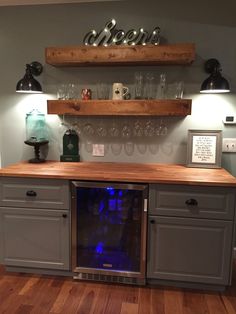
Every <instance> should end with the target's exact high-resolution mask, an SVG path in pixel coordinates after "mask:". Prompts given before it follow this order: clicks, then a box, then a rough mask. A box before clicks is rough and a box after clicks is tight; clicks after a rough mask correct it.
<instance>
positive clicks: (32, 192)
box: [26, 190, 37, 196]
mask: <svg viewBox="0 0 236 314" xmlns="http://www.w3.org/2000/svg"><path fill="white" fill-rule="evenodd" d="M26 195H27V196H37V193H36V192H35V191H32V190H31V191H27V192H26Z"/></svg>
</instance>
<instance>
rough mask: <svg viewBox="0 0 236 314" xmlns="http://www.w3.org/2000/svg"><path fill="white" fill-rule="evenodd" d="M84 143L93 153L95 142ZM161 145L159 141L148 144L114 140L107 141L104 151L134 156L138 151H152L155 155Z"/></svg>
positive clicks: (88, 151) (141, 152) (87, 150)
mask: <svg viewBox="0 0 236 314" xmlns="http://www.w3.org/2000/svg"><path fill="white" fill-rule="evenodd" d="M82 145H84V149H85V151H86V152H87V153H88V154H92V151H93V142H92V141H89V140H88V141H85V142H84V143H83V144H81V146H82ZM159 149H160V147H159V144H158V143H155V144H146V143H136V144H135V143H134V142H132V141H127V142H125V143H120V142H113V143H107V144H105V146H104V153H105V155H107V154H108V153H111V154H113V155H115V156H118V155H120V154H125V155H127V156H133V155H135V154H136V153H138V154H141V155H144V154H146V153H151V154H152V155H155V154H157V153H158V151H159Z"/></svg>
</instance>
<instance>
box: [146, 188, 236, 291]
mask: <svg viewBox="0 0 236 314" xmlns="http://www.w3.org/2000/svg"><path fill="white" fill-rule="evenodd" d="M234 207H235V189H232V188H229V189H227V188H225V189H223V188H222V189H221V188H220V187H209V188H208V187H194V186H175V185H157V184H153V185H151V186H150V199H149V224H148V257H147V261H148V262H147V278H148V280H150V281H152V280H153V279H154V280H159V281H160V280H161V281H168V282H169V283H170V282H171V281H173V282H187V283H195V284H215V285H216V284H217V285H219V286H226V285H229V284H230V280H231V263H232V253H233V226H234V223H233V219H234Z"/></svg>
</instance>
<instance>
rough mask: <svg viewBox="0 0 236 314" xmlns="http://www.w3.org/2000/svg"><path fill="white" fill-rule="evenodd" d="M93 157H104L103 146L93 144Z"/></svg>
mask: <svg viewBox="0 0 236 314" xmlns="http://www.w3.org/2000/svg"><path fill="white" fill-rule="evenodd" d="M92 154H93V156H96V157H103V156H104V144H93V153H92Z"/></svg>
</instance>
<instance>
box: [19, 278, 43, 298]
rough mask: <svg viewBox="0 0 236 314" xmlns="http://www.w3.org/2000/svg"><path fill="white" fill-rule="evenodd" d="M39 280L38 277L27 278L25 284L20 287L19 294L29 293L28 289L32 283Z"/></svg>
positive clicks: (31, 286) (34, 283)
mask: <svg viewBox="0 0 236 314" xmlns="http://www.w3.org/2000/svg"><path fill="white" fill-rule="evenodd" d="M38 281H39V277H32V278H30V279H29V280H27V281H26V283H25V285H24V286H23V287H22V289H21V290H20V291H19V293H18V294H19V295H25V294H27V293H29V291H30V289H33V288H34V285H36V284H37V283H38Z"/></svg>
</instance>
